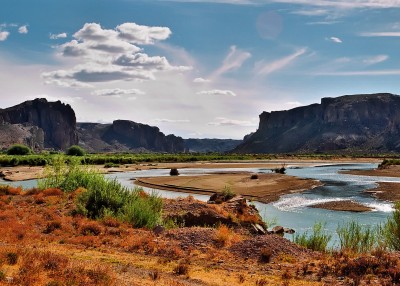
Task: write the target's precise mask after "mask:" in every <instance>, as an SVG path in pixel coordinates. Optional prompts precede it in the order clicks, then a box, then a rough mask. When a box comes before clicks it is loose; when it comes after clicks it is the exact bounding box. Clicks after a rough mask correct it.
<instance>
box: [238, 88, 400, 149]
mask: <svg viewBox="0 0 400 286" xmlns="http://www.w3.org/2000/svg"><path fill="white" fill-rule="evenodd" d="M259 117H260V123H259V127H258V130H257V131H256V132H255V133H254V134H251V135H250V136H247V138H246V140H244V141H243V143H242V144H240V145H239V146H237V147H236V148H235V149H234V150H233V151H232V152H240V153H315V152H331V153H353V152H354V153H366V152H399V151H400V96H398V95H394V94H389V93H379V94H358V95H345V96H341V97H337V98H323V99H322V100H321V104H312V105H308V106H302V107H297V108H294V109H291V110H285V111H274V112H263V113H262V114H260V116H259Z"/></svg>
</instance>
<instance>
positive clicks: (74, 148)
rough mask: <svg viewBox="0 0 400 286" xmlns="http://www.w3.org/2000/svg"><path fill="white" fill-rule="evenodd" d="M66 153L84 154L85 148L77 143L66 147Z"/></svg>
mask: <svg viewBox="0 0 400 286" xmlns="http://www.w3.org/2000/svg"><path fill="white" fill-rule="evenodd" d="M66 154H67V155H69V156H83V155H85V150H84V149H83V148H82V147H79V146H78V145H72V146H71V147H69V148H68V150H67V152H66Z"/></svg>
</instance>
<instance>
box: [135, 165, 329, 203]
mask: <svg viewBox="0 0 400 286" xmlns="http://www.w3.org/2000/svg"><path fill="white" fill-rule="evenodd" d="M250 177H251V174H250V173H245V172H243V173H221V174H210V175H204V176H172V177H152V178H140V179H139V180H136V181H135V183H136V184H138V185H141V186H145V187H150V188H157V189H163V190H172V191H178V192H179V191H181V192H192V193H200V194H211V193H215V192H220V191H222V190H223V189H224V188H226V187H229V188H230V189H231V191H233V192H235V193H236V194H239V195H242V196H244V197H246V198H249V199H254V200H257V201H260V202H265V203H269V202H273V201H276V200H278V199H279V197H280V196H282V195H285V194H290V193H297V192H302V191H304V190H309V189H312V188H315V187H317V186H320V185H321V183H320V182H318V181H315V180H308V179H300V178H297V177H292V176H288V175H282V174H272V173H271V174H258V179H251V178H250Z"/></svg>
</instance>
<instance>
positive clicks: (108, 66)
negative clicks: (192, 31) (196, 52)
mask: <svg viewBox="0 0 400 286" xmlns="http://www.w3.org/2000/svg"><path fill="white" fill-rule="evenodd" d="M64 34H65V33H62V34H58V35H51V36H50V37H52V38H53V39H57V38H60V37H64V36H66V34H65V35H64ZM170 34H171V31H170V30H169V28H166V27H148V26H141V25H137V24H135V23H124V24H122V25H119V26H117V27H116V28H115V29H104V28H102V27H101V26H100V25H99V24H97V23H86V24H85V25H84V26H83V27H82V28H81V29H80V30H79V31H77V32H76V33H74V34H73V38H74V39H73V40H71V41H69V42H66V43H64V44H62V45H60V46H59V51H60V56H62V57H66V58H71V59H72V60H73V61H74V62H75V63H76V62H77V61H81V62H80V64H78V65H76V66H74V67H73V68H69V69H60V70H57V71H51V72H44V73H43V74H42V77H43V78H44V79H45V80H46V83H48V84H51V83H54V84H57V85H61V86H65V87H67V86H71V87H78V86H79V84H78V83H88V82H91V83H96V82H110V81H132V80H135V81H143V80H155V79H156V77H155V73H156V72H160V71H179V72H182V71H187V70H190V69H191V67H190V66H174V65H172V64H170V63H169V61H168V60H167V58H165V57H162V56H149V55H147V54H146V53H143V49H142V48H140V47H138V46H136V44H143V45H150V44H154V43H155V41H159V40H165V39H167V38H168V37H169V35H170Z"/></svg>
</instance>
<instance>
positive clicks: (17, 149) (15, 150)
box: [7, 144, 32, 155]
mask: <svg viewBox="0 0 400 286" xmlns="http://www.w3.org/2000/svg"><path fill="white" fill-rule="evenodd" d="M28 154H32V150H31V148H29V147H28V146H25V145H23V144H14V145H12V146H11V147H10V148H9V149H8V150H7V155H28Z"/></svg>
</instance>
